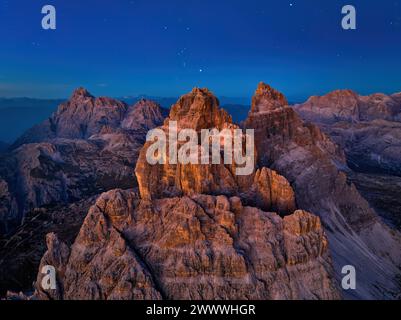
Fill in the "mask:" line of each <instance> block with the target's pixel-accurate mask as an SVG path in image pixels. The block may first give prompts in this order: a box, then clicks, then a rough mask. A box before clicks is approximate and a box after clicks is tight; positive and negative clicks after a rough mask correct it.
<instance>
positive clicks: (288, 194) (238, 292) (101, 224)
mask: <svg viewBox="0 0 401 320" xmlns="http://www.w3.org/2000/svg"><path fill="white" fill-rule="evenodd" d="M190 119H191V120H192V121H189V120H190ZM169 121H177V122H178V127H179V128H185V127H184V126H185V125H187V124H190V125H191V128H195V129H196V130H200V129H208V128H227V127H230V126H233V124H232V123H231V118H230V117H229V116H228V115H227V113H226V112H225V111H224V110H221V109H220V108H219V103H218V100H217V99H216V98H215V97H214V96H213V94H212V93H211V92H209V91H208V90H206V89H194V90H193V91H192V92H191V93H189V94H187V95H184V96H183V97H181V98H180V100H179V101H178V102H177V104H175V105H174V106H173V107H172V109H171V111H170V115H169V117H168V118H167V119H166V121H165V124H164V126H167V125H168V123H169ZM161 128H163V127H161ZM164 129H166V128H164ZM147 147H148V146H147V144H145V146H144V147H143V149H142V150H141V154H140V157H139V160H138V162H137V166H136V170H135V172H136V176H137V180H138V184H139V193H136V192H133V191H122V190H112V191H109V192H108V193H105V194H103V195H102V196H101V197H100V198H99V199H98V200H97V201H96V204H95V205H94V206H92V207H91V209H90V210H89V213H88V215H87V217H86V219H85V222H84V224H83V226H82V228H81V230H80V232H79V234H78V236H77V238H76V239H75V241H74V243H73V244H72V245H71V246H67V245H66V244H64V243H63V242H61V241H59V239H58V238H57V236H56V235H55V234H50V235H48V238H47V241H48V251H47V252H46V254H45V255H44V256H43V258H42V262H41V266H43V265H46V264H50V265H54V266H56V268H57V270H58V272H57V276H58V287H57V290H53V291H51V290H50V291H45V290H43V289H42V288H41V287H40V285H37V286H36V290H37V291H36V296H37V297H40V298H52V299H336V298H340V297H341V294H340V291H339V289H338V287H337V284H336V282H335V280H334V274H333V269H332V264H331V258H330V254H329V251H328V244H327V239H326V236H325V233H324V230H323V227H322V225H321V223H320V219H319V218H318V217H316V216H315V215H313V214H311V213H308V212H306V211H302V210H297V209H296V204H295V203H296V201H295V198H294V193H293V191H292V188H291V186H290V185H289V183H288V181H287V180H286V179H285V178H284V177H282V176H279V175H278V174H277V173H275V172H274V171H272V170H270V169H269V168H265V167H260V168H258V169H257V170H255V171H254V173H253V174H252V175H250V176H249V177H246V178H244V181H240V179H236V178H234V175H233V173H232V172H231V171H230V168H229V167H226V166H225V165H224V164H221V165H217V164H215V165H207V164H205V165H199V166H197V167H195V166H189V165H188V166H187V165H186V166H180V165H169V164H166V165H159V164H156V165H150V164H148V163H147V161H146V159H144V158H143V154H144V153H145V152H146V150H147ZM247 193H248V194H247ZM273 209H280V210H279V211H281V214H282V216H280V215H278V214H277V213H274V212H272V210H273ZM86 270H90V271H89V273H88V272H87V271H86ZM42 276H43V275H42V274H41V273H39V274H38V279H37V282H36V283H37V284H40V283H41V279H42Z"/></svg>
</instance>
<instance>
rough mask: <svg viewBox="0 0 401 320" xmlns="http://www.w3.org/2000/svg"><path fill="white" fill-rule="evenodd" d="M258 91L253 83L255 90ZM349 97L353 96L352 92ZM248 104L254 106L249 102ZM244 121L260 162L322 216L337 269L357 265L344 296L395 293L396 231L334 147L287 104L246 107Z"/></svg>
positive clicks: (392, 295)
mask: <svg viewBox="0 0 401 320" xmlns="http://www.w3.org/2000/svg"><path fill="white" fill-rule="evenodd" d="M263 91H264V90H259V89H258V91H257V92H256V96H258V95H260V94H262V95H263V94H264V93H263ZM267 91H268V90H267ZM261 92H262V93H261ZM268 97H269V95H267V97H266V98H263V97H257V98H256V99H254V100H253V101H263V100H264V99H268ZM349 98H350V99H353V98H352V94H351V93H349ZM252 110H259V108H258V107H257V106H252ZM244 126H245V127H246V128H253V129H255V140H256V146H257V154H258V162H259V164H260V165H268V166H270V167H271V168H272V169H274V170H276V171H277V172H278V173H279V174H281V175H283V176H285V177H286V178H287V179H288V180H289V182H290V183H291V185H292V186H293V188H294V191H295V195H296V199H297V204H298V206H299V208H302V209H304V210H308V211H311V212H314V213H315V214H317V215H319V216H320V218H321V219H322V224H323V226H324V227H325V230H326V232H327V235H328V238H329V244H330V248H331V252H332V255H333V259H334V263H335V267H336V271H337V274H338V275H341V273H340V272H341V268H342V267H343V266H345V265H353V266H355V267H356V269H357V272H359V273H358V274H359V276H360V277H361V278H360V279H359V280H358V285H359V289H358V290H356V291H354V292H348V294H347V296H348V295H351V296H350V297H352V298H395V297H396V296H397V294H398V292H399V291H400V288H399V283H398V281H397V277H398V276H399V269H398V266H399V265H400V264H401V253H400V250H399V246H400V243H401V237H400V234H399V233H398V232H393V231H392V230H390V229H389V228H387V227H386V226H385V225H383V224H382V223H381V222H380V221H379V219H378V216H377V215H376V213H375V212H374V211H373V210H372V209H371V208H370V207H369V205H368V203H367V202H366V201H365V199H363V198H362V197H361V195H360V194H359V192H358V191H357V189H356V188H355V187H354V185H352V184H350V183H349V182H348V181H347V177H346V175H345V173H343V171H345V172H346V171H349V168H348V167H347V165H346V162H345V158H344V155H343V154H342V152H340V151H339V149H338V147H337V146H336V145H335V144H334V143H333V142H332V141H331V140H330V139H329V138H327V136H326V135H325V134H323V133H322V132H321V131H320V130H319V129H318V128H317V126H315V125H312V124H307V123H304V122H303V121H302V120H301V118H300V117H299V116H298V115H297V114H296V113H295V111H294V110H293V109H292V108H291V107H289V106H286V105H282V106H276V108H273V109H270V111H268V112H266V111H264V112H251V113H250V114H249V117H248V119H247V120H246V121H245V124H244ZM378 270H381V271H380V272H379V271H378Z"/></svg>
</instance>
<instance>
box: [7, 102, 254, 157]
mask: <svg viewBox="0 0 401 320" xmlns="http://www.w3.org/2000/svg"><path fill="white" fill-rule="evenodd" d="M117 99H118V100H121V101H124V102H125V103H127V104H128V105H133V104H135V103H136V102H138V101H139V100H141V99H148V100H153V101H155V102H157V103H159V104H160V105H161V106H162V107H163V108H166V109H169V108H170V107H171V106H172V105H173V104H174V103H176V101H177V99H178V98H177V97H156V96H147V95H140V96H125V97H119V98H117ZM65 100H66V99H34V98H0V141H4V142H5V143H12V142H14V141H15V139H17V137H19V136H20V135H21V134H22V133H23V132H25V131H26V130H27V129H29V128H31V127H33V126H34V125H35V124H37V123H39V122H42V121H43V120H45V119H46V118H48V117H50V115H51V114H52V113H53V112H54V111H56V109H57V107H58V105H59V104H60V103H62V102H63V101H65ZM220 103H221V106H222V107H223V108H224V109H226V110H227V111H228V112H229V113H230V114H231V115H232V117H233V121H234V122H241V121H243V120H244V119H245V118H246V117H247V115H248V112H249V103H250V100H249V99H247V98H230V97H221V98H220ZM0 150H1V146H0Z"/></svg>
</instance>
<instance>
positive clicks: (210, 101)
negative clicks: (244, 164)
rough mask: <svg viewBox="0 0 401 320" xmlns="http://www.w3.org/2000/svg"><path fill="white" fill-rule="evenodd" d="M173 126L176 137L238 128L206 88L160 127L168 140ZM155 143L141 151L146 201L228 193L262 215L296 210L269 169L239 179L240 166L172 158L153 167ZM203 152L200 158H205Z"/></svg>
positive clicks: (192, 95) (281, 180) (285, 188)
mask: <svg viewBox="0 0 401 320" xmlns="http://www.w3.org/2000/svg"><path fill="white" fill-rule="evenodd" d="M170 121H176V122H177V123H178V132H177V133H179V132H180V130H181V129H188V127H185V125H189V126H190V127H189V128H192V129H196V130H198V131H199V130H201V129H214V128H220V129H223V128H230V129H238V127H236V126H235V125H233V124H232V123H231V118H230V117H229V116H228V115H227V114H226V112H225V111H224V110H222V109H220V108H219V104H218V101H217V99H216V98H215V97H214V96H213V95H212V94H211V93H210V92H209V91H208V90H207V89H194V90H193V91H192V92H191V93H189V94H187V95H184V96H183V97H181V98H180V100H179V101H178V102H177V103H176V104H175V105H174V107H173V108H172V110H171V112H170V116H169V117H168V118H167V119H166V121H165V125H164V127H161V129H162V130H164V131H165V133H166V135H167V136H168V135H169V134H170V133H169V130H168V124H169V122H170ZM150 145H151V143H150V142H149V143H146V144H145V146H144V148H142V150H141V153H140V156H139V159H138V162H137V166H136V169H135V173H136V176H137V180H138V185H139V190H140V194H141V197H142V199H148V200H151V199H160V198H165V197H176V196H182V195H184V194H185V195H191V194H194V193H200V194H213V195H219V194H224V195H227V196H234V195H239V194H240V195H241V198H242V200H243V201H244V202H245V203H247V204H251V205H254V206H258V207H259V208H262V209H264V210H275V211H278V212H280V213H283V214H287V213H292V212H293V211H294V210H295V197H294V193H293V191H292V188H291V186H290V185H289V183H288V182H287V180H286V179H285V178H284V177H282V176H280V175H278V174H277V173H275V172H274V171H272V170H270V169H268V168H261V169H259V170H254V171H253V172H252V174H250V175H248V176H238V175H236V173H235V169H236V165H235V164H232V165H224V164H223V159H221V162H220V163H221V164H186V165H182V164H179V163H178V164H170V161H169V156H168V155H167V157H168V159H167V160H166V163H165V164H162V165H160V164H157V165H151V164H149V163H148V161H147V158H146V157H147V151H148V148H149V147H150ZM198 147H199V150H198V152H199V154H200V153H201V151H200V149H201V146H200V145H198Z"/></svg>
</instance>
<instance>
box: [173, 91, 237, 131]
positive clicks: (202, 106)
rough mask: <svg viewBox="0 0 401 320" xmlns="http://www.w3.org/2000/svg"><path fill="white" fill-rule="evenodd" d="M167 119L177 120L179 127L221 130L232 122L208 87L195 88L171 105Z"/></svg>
mask: <svg viewBox="0 0 401 320" xmlns="http://www.w3.org/2000/svg"><path fill="white" fill-rule="evenodd" d="M168 121H177V122H178V127H179V128H184V129H194V130H196V131H198V130H201V129H208V128H216V129H219V130H221V129H222V128H223V127H224V125H225V124H226V123H232V119H231V116H230V115H229V114H228V113H227V112H226V111H225V110H223V109H220V108H219V101H218V100H217V98H216V97H215V96H214V95H213V94H212V93H211V92H210V91H209V90H208V89H199V88H195V89H193V90H192V92H190V93H189V94H186V95H184V96H182V97H181V98H180V99H179V100H178V102H177V103H176V104H175V105H173V106H172V108H171V111H170V116H169V118H168V119H166V122H168Z"/></svg>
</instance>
